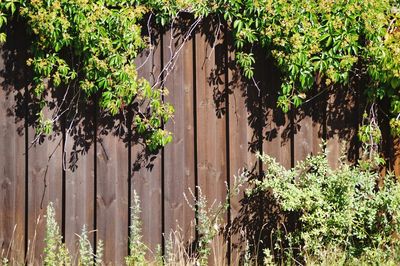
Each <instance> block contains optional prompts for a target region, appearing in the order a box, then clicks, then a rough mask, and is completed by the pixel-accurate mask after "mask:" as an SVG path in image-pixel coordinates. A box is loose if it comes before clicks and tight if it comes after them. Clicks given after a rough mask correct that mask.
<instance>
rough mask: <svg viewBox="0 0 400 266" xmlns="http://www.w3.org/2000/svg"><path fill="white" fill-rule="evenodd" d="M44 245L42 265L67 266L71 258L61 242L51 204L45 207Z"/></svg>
mask: <svg viewBox="0 0 400 266" xmlns="http://www.w3.org/2000/svg"><path fill="white" fill-rule="evenodd" d="M44 242H45V244H46V246H45V248H44V265H69V264H71V257H70V255H69V253H68V250H67V248H66V247H65V244H64V243H63V242H62V236H61V234H60V228H59V226H58V224H57V221H56V216H55V210H54V206H53V203H50V204H49V205H48V206H47V213H46V237H45V239H44Z"/></svg>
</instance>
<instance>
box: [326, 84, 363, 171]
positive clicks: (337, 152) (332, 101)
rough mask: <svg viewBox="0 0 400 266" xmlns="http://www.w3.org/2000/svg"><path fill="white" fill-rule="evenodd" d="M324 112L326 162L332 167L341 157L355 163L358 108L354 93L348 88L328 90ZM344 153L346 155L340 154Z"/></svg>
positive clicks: (335, 165) (336, 164)
mask: <svg viewBox="0 0 400 266" xmlns="http://www.w3.org/2000/svg"><path fill="white" fill-rule="evenodd" d="M326 97H327V99H328V101H327V108H326V109H327V111H326V148H327V152H328V155H327V157H328V161H329V164H330V165H331V166H332V167H334V168H335V167H337V166H338V165H339V159H340V157H341V156H342V155H345V156H347V160H348V161H350V162H355V160H356V158H357V157H358V151H357V147H358V146H359V145H358V144H357V128H358V120H359V114H358V106H357V104H356V102H357V94H356V91H354V90H352V89H350V88H346V87H343V88H340V89H335V88H334V89H332V88H331V89H330V90H328V91H327V96H326ZM342 151H346V154H341V152H342Z"/></svg>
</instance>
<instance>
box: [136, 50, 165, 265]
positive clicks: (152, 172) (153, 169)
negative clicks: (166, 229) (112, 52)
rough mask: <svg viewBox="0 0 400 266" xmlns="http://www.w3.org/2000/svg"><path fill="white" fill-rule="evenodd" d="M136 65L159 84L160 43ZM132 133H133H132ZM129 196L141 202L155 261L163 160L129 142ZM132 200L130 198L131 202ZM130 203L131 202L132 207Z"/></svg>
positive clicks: (142, 74) (144, 227)
mask: <svg viewBox="0 0 400 266" xmlns="http://www.w3.org/2000/svg"><path fill="white" fill-rule="evenodd" d="M136 62H137V63H136V65H137V66H141V67H140V69H139V70H138V74H139V76H140V77H144V78H146V79H147V80H148V81H150V83H151V84H154V83H155V82H159V80H158V76H159V73H160V65H161V48H160V43H158V44H156V45H154V46H153V49H152V50H151V51H149V50H146V51H144V52H143V53H142V54H141V55H140V56H139V57H138V58H137V59H136ZM133 133H134V132H133ZM132 145H133V146H132V151H131V158H132V162H131V164H132V173H131V176H130V178H131V180H132V188H131V189H132V195H133V191H136V193H137V195H138V196H139V198H140V201H141V210H142V212H141V214H140V218H141V222H142V235H143V242H144V243H145V244H146V246H147V247H148V248H149V250H150V251H149V252H148V253H147V257H148V258H149V259H150V260H151V259H153V258H154V254H155V251H156V249H157V247H158V246H161V244H162V222H163V220H162V219H163V217H162V199H161V189H162V188H161V185H162V170H161V167H162V158H161V151H159V152H158V153H157V154H151V155H149V154H145V151H144V150H143V148H144V146H143V145H142V144H140V143H132ZM131 200H132V199H131ZM132 204H133V201H131V206H132Z"/></svg>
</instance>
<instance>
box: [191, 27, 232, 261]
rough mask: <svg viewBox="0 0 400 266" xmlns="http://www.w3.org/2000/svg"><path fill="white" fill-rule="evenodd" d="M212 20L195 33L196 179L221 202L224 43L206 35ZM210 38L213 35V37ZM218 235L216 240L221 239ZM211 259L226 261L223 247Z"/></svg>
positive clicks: (224, 174) (214, 200)
mask: <svg viewBox="0 0 400 266" xmlns="http://www.w3.org/2000/svg"><path fill="white" fill-rule="evenodd" d="M212 23H213V22H212V21H210V20H206V21H204V24H203V25H202V31H201V32H200V33H198V34H196V66H195V71H196V94H197V95H196V99H197V111H196V112H197V126H198V128H197V145H198V150H197V152H198V155H197V156H198V165H197V167H198V183H199V186H200V187H201V191H202V193H203V195H204V196H206V197H207V200H208V203H209V204H212V203H216V204H218V203H219V202H223V201H224V200H225V196H226V186H225V182H226V181H227V161H226V160H227V158H226V155H227V154H226V120H225V119H226V111H227V110H226V91H225V84H224V82H225V71H226V68H225V65H224V59H225V52H226V51H225V47H224V45H223V41H222V39H221V37H220V36H219V38H218V39H217V40H213V39H211V40H209V39H207V38H208V37H210V36H215V35H214V34H211V33H210V34H208V33H207V32H208V31H215V32H216V31H217V29H216V28H215V27H212V25H215V24H212ZM212 38H213V37H212ZM223 241H224V240H223V239H222V238H217V240H216V241H214V243H213V244H212V245H214V246H219V245H218V244H216V243H215V242H219V243H220V244H221V242H223ZM211 258H212V260H211V261H210V262H211V263H214V264H215V265H221V264H223V263H225V262H224V261H225V251H224V250H213V254H212V255H211Z"/></svg>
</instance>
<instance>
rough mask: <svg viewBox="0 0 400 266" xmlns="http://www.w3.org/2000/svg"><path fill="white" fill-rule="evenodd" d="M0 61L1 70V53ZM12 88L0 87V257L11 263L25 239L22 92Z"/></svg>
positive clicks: (19, 257) (18, 256) (21, 251)
mask: <svg viewBox="0 0 400 266" xmlns="http://www.w3.org/2000/svg"><path fill="white" fill-rule="evenodd" d="M0 60H1V61H0V69H4V67H5V66H4V59H3V55H2V54H1V55H0ZM3 80H4V78H3V77H1V78H0V82H1V83H3ZM14 89H15V88H14V87H7V86H5V87H2V88H0V147H1V148H0V158H1V159H0V257H3V258H9V260H10V261H11V264H13V263H23V260H24V241H25V136H24V121H23V120H20V118H17V116H16V105H17V103H16V100H15V98H17V97H18V98H20V99H23V95H22V94H23V91H22V92H21V91H17V90H16V89H15V90H14ZM18 95H19V96H18ZM21 97H22V98H21ZM19 104H23V103H19Z"/></svg>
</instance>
